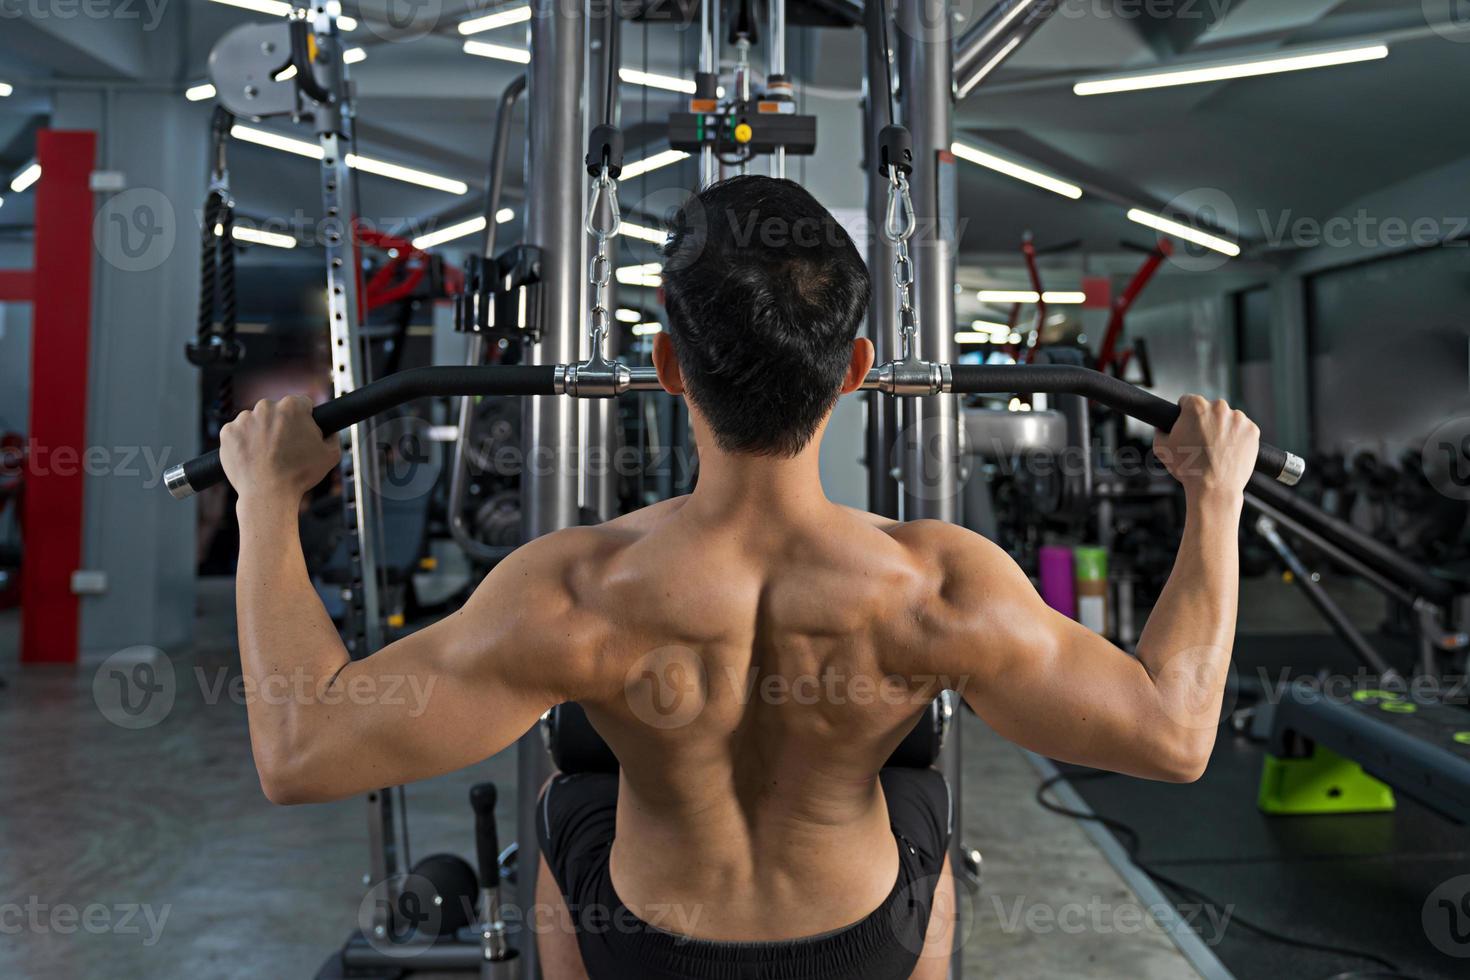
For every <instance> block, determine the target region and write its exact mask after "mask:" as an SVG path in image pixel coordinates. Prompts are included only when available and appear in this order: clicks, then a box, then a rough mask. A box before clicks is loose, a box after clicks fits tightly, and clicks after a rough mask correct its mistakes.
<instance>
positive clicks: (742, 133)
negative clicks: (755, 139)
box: [735, 123, 755, 143]
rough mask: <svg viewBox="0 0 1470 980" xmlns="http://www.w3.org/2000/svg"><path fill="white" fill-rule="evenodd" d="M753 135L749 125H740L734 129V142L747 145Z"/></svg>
mask: <svg viewBox="0 0 1470 980" xmlns="http://www.w3.org/2000/svg"><path fill="white" fill-rule="evenodd" d="M754 135H755V133H754V132H753V131H752V130H751V128H750V123H740V124H739V125H738V126H736V127H735V142H737V143H749V142H750V138H751V137H752V136H754Z"/></svg>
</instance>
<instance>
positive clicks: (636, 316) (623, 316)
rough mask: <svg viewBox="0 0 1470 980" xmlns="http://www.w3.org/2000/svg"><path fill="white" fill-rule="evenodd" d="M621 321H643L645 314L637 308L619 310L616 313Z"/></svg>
mask: <svg viewBox="0 0 1470 980" xmlns="http://www.w3.org/2000/svg"><path fill="white" fill-rule="evenodd" d="M616 316H617V318H618V322H619V323H641V322H643V314H642V313H639V312H638V311H637V310H618V312H617V314H616Z"/></svg>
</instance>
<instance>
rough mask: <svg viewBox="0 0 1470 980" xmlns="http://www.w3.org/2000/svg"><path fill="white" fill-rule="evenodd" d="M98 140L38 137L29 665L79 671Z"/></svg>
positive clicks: (68, 134) (26, 615) (26, 581)
mask: <svg viewBox="0 0 1470 980" xmlns="http://www.w3.org/2000/svg"><path fill="white" fill-rule="evenodd" d="M96 154H97V136H96V134H95V133H91V132H85V131H65V130H42V131H41V132H39V133H38V134H37V135H36V160H37V162H38V163H40V165H41V179H40V181H39V183H37V185H36V256H35V272H34V278H33V287H34V288H33V300H32V302H33V304H34V311H33V315H32V317H31V419H30V429H31V431H30V456H29V462H28V465H27V467H26V474H25V508H24V512H23V515H22V520H23V521H24V525H23V526H24V528H25V543H24V545H23V551H22V554H21V562H22V564H21V640H20V659H21V662H22V663H75V662H76V659H77V654H78V646H79V641H78V637H79V624H78V613H79V606H78V603H77V597H76V596H75V595H73V594H72V590H71V575H72V572H74V571H76V570H77V569H78V568H80V567H81V561H82V490H83V476H84V473H83V465H82V464H83V459H84V455H85V452H86V447H87V345H88V340H89V336H90V333H91V324H92V190H91V187H90V186H89V184H90V179H91V174H92V168H93V165H94V162H95V159H96Z"/></svg>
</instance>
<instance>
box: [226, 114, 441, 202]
mask: <svg viewBox="0 0 1470 980" xmlns="http://www.w3.org/2000/svg"><path fill="white" fill-rule="evenodd" d="M230 135H231V136H233V137H234V138H235V139H238V140H244V141H245V142H247V143H255V144H256V145H258V146H268V147H270V148H271V149H273V150H281V151H283V152H285V153H294V154H296V155H297V156H303V157H311V158H312V159H314V160H320V159H321V158H322V148H321V147H320V146H319V145H317V144H316V143H308V142H307V141H306V140H298V139H292V138H291V137H289V136H282V135H280V134H279V133H273V132H271V131H270V130H267V129H256V128H255V127H253V126H241V125H238V124H236V125H235V126H232V127H231V128H230ZM347 166H349V167H351V168H352V169H354V170H360V171H362V172H363V173H366V174H376V175H377V176H379V177H390V178H392V179H393V180H401V181H403V182H404V183H406V184H418V185H419V186H420V187H429V188H432V189H433V190H436V191H444V192H445V193H447V194H467V193H469V190H470V188H469V185H468V184H466V183H465V182H464V181H462V180H452V179H450V178H448V177H441V176H439V175H438V174H431V173H428V172H427V171H424V170H415V169H414V168H413V167H404V166H401V165H399V164H396V163H389V162H388V161H386V160H378V159H376V158H374V157H365V156H362V155H360V154H357V153H349V154H347Z"/></svg>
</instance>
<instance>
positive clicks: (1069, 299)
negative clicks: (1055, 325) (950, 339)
mask: <svg viewBox="0 0 1470 980" xmlns="http://www.w3.org/2000/svg"><path fill="white" fill-rule="evenodd" d="M975 298H976V299H978V300H980V302H982V303H1020V304H1022V305H1026V304H1030V303H1035V302H1036V301H1037V300H1039V299H1041V300H1045V301H1046V302H1047V304H1048V305H1049V306H1078V305H1081V304H1082V303H1085V302H1086V301H1087V294H1086V293H1084V292H1082V291H1080V290H1066V289H1058V290H1048V291H1047V292H1045V293H1041V294H1040V295H1037V293H1036V292H1035V290H1031V289H982V290H980V292H979V293H977V294H976V296H975ZM1006 329H1010V328H1009V327H1007V328H1006Z"/></svg>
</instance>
